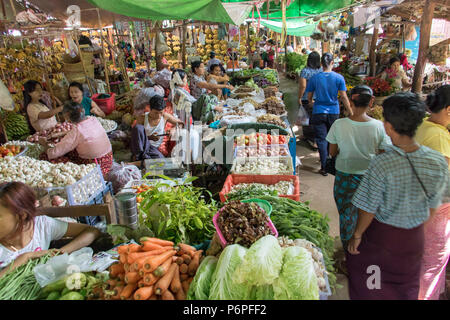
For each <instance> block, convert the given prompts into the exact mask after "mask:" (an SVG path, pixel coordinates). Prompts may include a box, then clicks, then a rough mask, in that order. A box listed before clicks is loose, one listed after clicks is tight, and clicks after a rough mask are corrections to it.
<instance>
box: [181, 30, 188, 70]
mask: <svg viewBox="0 0 450 320" xmlns="http://www.w3.org/2000/svg"><path fill="white" fill-rule="evenodd" d="M181 33H182V34H183V38H182V39H183V40H182V41H183V42H182V43H181V65H182V66H183V69H186V33H187V26H186V23H184V22H183V26H182V27H181Z"/></svg>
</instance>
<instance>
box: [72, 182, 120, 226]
mask: <svg viewBox="0 0 450 320" xmlns="http://www.w3.org/2000/svg"><path fill="white" fill-rule="evenodd" d="M108 192H109V193H111V196H112V195H113V194H114V193H113V188H112V183H111V182H108V183H107V184H106V186H105V188H104V189H103V190H101V191H100V192H99V193H97V194H96V195H95V196H94V197H93V198H92V199H91V201H89V203H86V205H94V204H102V203H104V199H103V198H104V197H105V195H106V194H107V193H108ZM100 220H101V218H100V217H99V216H87V217H79V218H78V222H80V223H85V224H88V225H90V226H95V225H96V224H97V223H99V222H100Z"/></svg>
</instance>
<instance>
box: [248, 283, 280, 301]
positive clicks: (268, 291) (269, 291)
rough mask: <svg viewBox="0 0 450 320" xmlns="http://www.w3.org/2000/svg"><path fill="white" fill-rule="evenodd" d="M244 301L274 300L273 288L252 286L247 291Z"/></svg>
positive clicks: (269, 286) (269, 285)
mask: <svg viewBox="0 0 450 320" xmlns="http://www.w3.org/2000/svg"><path fill="white" fill-rule="evenodd" d="M245 300H274V293H273V286H272V285H271V284H267V285H264V286H252V287H249V288H248V289H247V294H246V296H245Z"/></svg>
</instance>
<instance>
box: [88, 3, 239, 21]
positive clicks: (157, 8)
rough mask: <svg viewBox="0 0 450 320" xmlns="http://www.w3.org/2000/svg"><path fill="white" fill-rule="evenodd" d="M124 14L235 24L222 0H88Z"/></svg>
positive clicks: (157, 18)
mask: <svg viewBox="0 0 450 320" xmlns="http://www.w3.org/2000/svg"><path fill="white" fill-rule="evenodd" d="M88 1H89V2H90V3H92V4H93V5H95V6H97V7H99V8H101V9H104V10H108V11H111V12H114V13H117V14H121V15H124V16H129V17H135V18H140V19H148V20H184V19H193V20H200V21H211V22H223V23H230V24H234V23H233V20H232V19H231V18H230V16H229V15H228V13H227V11H226V10H225V8H224V7H223V5H222V4H221V2H220V0H88Z"/></svg>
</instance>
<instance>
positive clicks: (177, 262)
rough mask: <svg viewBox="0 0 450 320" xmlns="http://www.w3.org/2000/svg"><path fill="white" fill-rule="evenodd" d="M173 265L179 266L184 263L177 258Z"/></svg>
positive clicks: (180, 258)
mask: <svg viewBox="0 0 450 320" xmlns="http://www.w3.org/2000/svg"><path fill="white" fill-rule="evenodd" d="M175 263H176V264H177V265H179V266H181V265H182V264H183V263H184V260H183V258H182V257H178V258H177V260H176V261H175Z"/></svg>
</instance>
